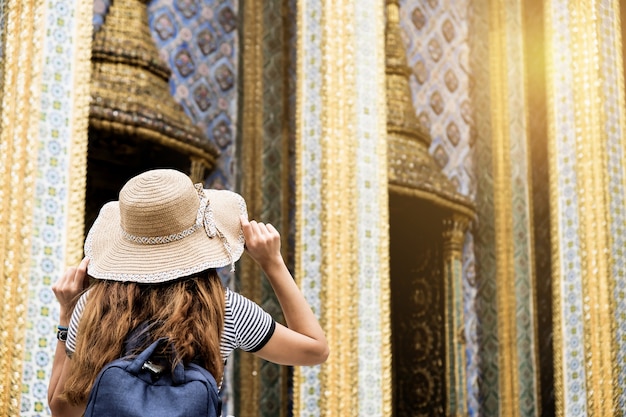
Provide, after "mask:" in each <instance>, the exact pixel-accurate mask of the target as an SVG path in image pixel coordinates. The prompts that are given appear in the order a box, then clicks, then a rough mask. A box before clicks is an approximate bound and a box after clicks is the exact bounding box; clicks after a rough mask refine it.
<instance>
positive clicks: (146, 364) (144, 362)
mask: <svg viewBox="0 0 626 417" xmlns="http://www.w3.org/2000/svg"><path fill="white" fill-rule="evenodd" d="M166 344H169V341H168V339H167V338H165V337H162V338H160V339H158V340H156V341H155V342H153V343H152V344H151V345H150V346H148V347H147V348H146V350H144V351H143V352H141V353H140V354H139V355H138V356H137V357H136V358H135V359H133V360H132V362H131V363H130V364H129V366H128V368H126V369H127V370H128V371H129V372H131V373H132V374H133V375H138V374H139V372H141V371H142V370H146V369H147V370H148V371H150V372H152V373H153V374H155V375H158V374H160V373H161V372H163V371H164V370H165V368H161V367H155V366H154V365H153V364H152V363H151V362H150V359H151V358H152V356H153V355H154V353H155V351H156V350H157V349H158V348H160V347H161V346H162V345H166ZM171 348H172V349H173V347H171ZM172 381H173V382H174V384H182V383H184V382H185V368H184V366H183V364H182V363H181V362H179V363H178V364H177V365H176V366H175V367H174V369H173V370H172Z"/></svg>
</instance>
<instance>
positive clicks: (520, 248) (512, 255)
mask: <svg viewBox="0 0 626 417" xmlns="http://www.w3.org/2000/svg"><path fill="white" fill-rule="evenodd" d="M522 6H523V2H522V1H503V0H490V1H489V24H490V27H489V29H490V30H489V54H490V65H489V72H490V74H489V75H490V96H491V97H490V98H491V114H490V116H491V120H490V122H491V128H492V139H491V144H492V150H493V204H494V208H495V217H494V220H493V221H494V226H495V257H496V271H495V272H496V277H497V278H496V286H497V302H496V305H497V313H498V320H497V326H498V367H499V376H498V380H499V392H498V395H499V400H500V401H499V406H500V415H503V416H512V417H513V416H524V417H531V416H537V415H540V414H541V411H540V409H539V404H538V395H539V394H538V385H539V366H538V360H537V348H536V344H537V329H536V325H535V321H536V307H535V299H534V293H535V285H536V284H535V271H534V252H533V234H532V229H533V219H532V198H531V195H532V190H531V185H530V184H531V169H530V148H529V146H528V144H529V141H530V140H532V138H531V137H530V134H529V120H528V117H529V116H528V115H529V111H530V109H528V104H527V102H528V98H527V94H526V91H525V80H526V77H527V75H526V73H525V71H526V68H525V66H524V59H525V56H524V54H523V51H524V41H525V39H524V31H523V13H522V12H523V9H522ZM528 59H532V57H528Z"/></svg>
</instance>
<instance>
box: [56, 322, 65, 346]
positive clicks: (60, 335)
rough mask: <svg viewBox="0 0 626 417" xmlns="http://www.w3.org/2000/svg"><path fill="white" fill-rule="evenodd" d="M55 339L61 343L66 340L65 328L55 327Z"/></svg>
mask: <svg viewBox="0 0 626 417" xmlns="http://www.w3.org/2000/svg"><path fill="white" fill-rule="evenodd" d="M57 339H58V340H60V341H61V342H65V341H66V340H67V327H63V326H58V327H57Z"/></svg>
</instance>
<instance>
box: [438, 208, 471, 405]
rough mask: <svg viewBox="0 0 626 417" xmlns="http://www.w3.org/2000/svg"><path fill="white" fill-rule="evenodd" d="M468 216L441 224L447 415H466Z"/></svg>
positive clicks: (454, 218)
mask: <svg viewBox="0 0 626 417" xmlns="http://www.w3.org/2000/svg"><path fill="white" fill-rule="evenodd" d="M469 220H470V219H469V218H468V217H467V216H463V215H459V214H453V215H452V216H450V217H448V218H446V219H444V225H443V238H444V242H443V262H444V265H443V276H444V281H445V282H444V289H445V294H444V299H445V321H446V324H445V329H446V375H447V381H446V387H447V398H446V416H466V415H467V414H468V408H467V393H466V392H467V378H466V370H465V368H466V366H467V364H466V360H465V359H466V358H465V320H464V314H463V308H464V306H463V243H464V242H465V232H466V231H467V227H468V225H469Z"/></svg>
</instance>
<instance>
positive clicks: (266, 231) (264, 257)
mask: <svg viewBox="0 0 626 417" xmlns="http://www.w3.org/2000/svg"><path fill="white" fill-rule="evenodd" d="M241 226H242V227H243V235H244V237H245V238H246V250H247V251H248V254H249V255H250V256H252V258H253V259H254V260H255V261H256V262H257V263H258V264H259V265H260V266H261V267H262V268H264V267H265V266H266V265H268V263H271V262H276V261H279V262H282V255H281V254H280V233H278V231H277V230H276V228H275V227H274V226H272V225H271V224H269V223H267V224H265V223H261V222H257V221H255V220H252V221H248V219H246V218H245V217H241Z"/></svg>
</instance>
